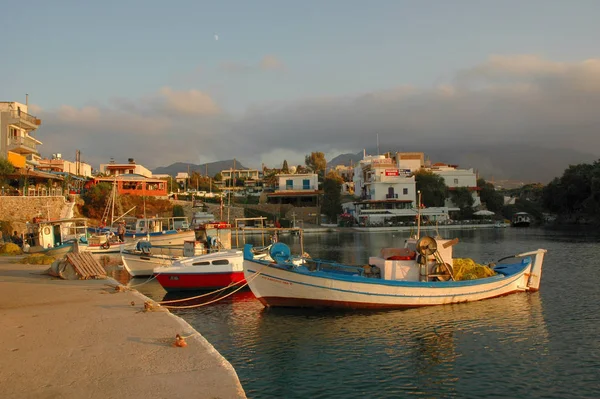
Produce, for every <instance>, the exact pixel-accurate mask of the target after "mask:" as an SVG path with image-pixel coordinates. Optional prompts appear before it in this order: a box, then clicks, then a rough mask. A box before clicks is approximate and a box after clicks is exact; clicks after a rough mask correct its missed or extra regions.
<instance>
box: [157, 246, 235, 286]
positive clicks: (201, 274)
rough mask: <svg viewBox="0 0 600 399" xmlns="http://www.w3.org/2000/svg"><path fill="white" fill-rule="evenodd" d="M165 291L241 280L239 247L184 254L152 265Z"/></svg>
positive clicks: (227, 284)
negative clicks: (164, 263)
mask: <svg viewBox="0 0 600 399" xmlns="http://www.w3.org/2000/svg"><path fill="white" fill-rule="evenodd" d="M155 274H156V279H157V280H158V282H159V283H160V285H162V287H163V288H164V289H165V291H167V292H174V291H202V290H214V289H219V288H223V287H227V286H229V285H232V284H233V283H238V282H239V283H240V284H242V283H243V282H244V256H243V253H242V251H238V250H225V251H220V252H213V253H206V254H202V255H198V256H193V257H188V258H184V259H181V260H179V261H176V262H174V263H173V265H171V266H169V267H160V268H157V269H155Z"/></svg>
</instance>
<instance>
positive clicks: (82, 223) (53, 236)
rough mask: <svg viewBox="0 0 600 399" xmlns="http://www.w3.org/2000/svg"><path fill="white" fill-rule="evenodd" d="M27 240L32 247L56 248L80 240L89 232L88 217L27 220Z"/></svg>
mask: <svg viewBox="0 0 600 399" xmlns="http://www.w3.org/2000/svg"><path fill="white" fill-rule="evenodd" d="M26 229H27V233H26V235H25V242H26V243H27V244H28V245H29V246H30V247H41V248H44V249H46V248H54V247H58V246H60V245H62V244H64V243H65V242H67V241H70V240H78V239H79V238H80V237H85V235H86V233H87V219H85V218H72V219H58V220H40V219H38V218H34V219H33V221H32V222H31V223H30V222H27V226H26Z"/></svg>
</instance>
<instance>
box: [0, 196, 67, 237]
mask: <svg viewBox="0 0 600 399" xmlns="http://www.w3.org/2000/svg"><path fill="white" fill-rule="evenodd" d="M65 206H69V205H68V203H67V201H66V200H65V198H64V197H4V196H0V220H3V221H8V222H11V224H12V226H13V230H17V231H18V232H19V233H22V232H24V231H25V222H31V220H32V219H33V217H34V216H41V217H42V218H44V219H45V218H47V217H48V212H49V213H50V219H60V218H61V215H62V212H63V208H64V207H65Z"/></svg>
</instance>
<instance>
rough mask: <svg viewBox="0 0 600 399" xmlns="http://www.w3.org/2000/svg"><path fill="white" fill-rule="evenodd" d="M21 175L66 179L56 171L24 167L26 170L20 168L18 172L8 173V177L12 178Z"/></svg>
mask: <svg viewBox="0 0 600 399" xmlns="http://www.w3.org/2000/svg"><path fill="white" fill-rule="evenodd" d="M21 176H27V177H39V178H42V179H54V180H64V179H63V177H62V176H59V175H56V174H54V173H49V172H42V171H40V170H33V169H24V170H20V171H19V172H18V173H12V174H10V175H8V177H11V178H19V177H21Z"/></svg>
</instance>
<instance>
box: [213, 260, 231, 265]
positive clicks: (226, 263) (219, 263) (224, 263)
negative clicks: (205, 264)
mask: <svg viewBox="0 0 600 399" xmlns="http://www.w3.org/2000/svg"><path fill="white" fill-rule="evenodd" d="M212 264H213V265H228V264H229V260H228V259H216V260H213V263H212Z"/></svg>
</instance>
